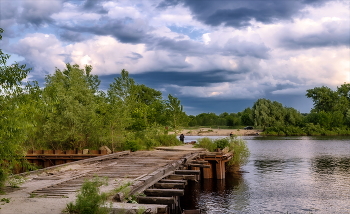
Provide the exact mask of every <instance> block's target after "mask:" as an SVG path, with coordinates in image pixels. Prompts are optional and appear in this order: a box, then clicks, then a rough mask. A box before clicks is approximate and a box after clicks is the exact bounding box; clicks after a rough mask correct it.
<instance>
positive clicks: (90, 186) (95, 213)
mask: <svg viewBox="0 0 350 214" xmlns="http://www.w3.org/2000/svg"><path fill="white" fill-rule="evenodd" d="M106 184H107V181H106V179H105V180H102V179H101V178H98V177H95V178H93V179H92V180H85V181H84V183H83V185H82V187H81V189H80V191H79V193H78V195H77V200H76V201H75V203H72V202H70V203H68V204H67V205H66V209H65V210H64V212H66V213H69V214H107V213H109V209H108V208H107V207H103V206H102V205H105V204H106V201H107V197H108V195H107V194H106V193H100V189H99V187H100V186H102V185H106Z"/></svg>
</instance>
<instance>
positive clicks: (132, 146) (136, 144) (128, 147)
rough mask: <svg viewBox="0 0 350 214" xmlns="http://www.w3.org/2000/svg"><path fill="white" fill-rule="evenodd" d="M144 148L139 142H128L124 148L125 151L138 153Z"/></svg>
mask: <svg viewBox="0 0 350 214" xmlns="http://www.w3.org/2000/svg"><path fill="white" fill-rule="evenodd" d="M141 148H142V147H141V145H140V143H139V142H138V140H126V141H125V143H124V146H123V150H130V151H132V152H136V151H137V150H140V149H141Z"/></svg>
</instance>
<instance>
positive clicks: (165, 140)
mask: <svg viewBox="0 0 350 214" xmlns="http://www.w3.org/2000/svg"><path fill="white" fill-rule="evenodd" d="M155 141H156V142H158V144H159V145H161V146H177V145H181V142H180V141H179V140H178V139H177V138H176V135H175V134H171V135H165V134H159V135H157V136H156V137H155Z"/></svg>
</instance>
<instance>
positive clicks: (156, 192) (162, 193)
mask: <svg viewBox="0 0 350 214" xmlns="http://www.w3.org/2000/svg"><path fill="white" fill-rule="evenodd" d="M143 193H145V195H147V196H158V197H169V196H183V195H184V190H183V189H146V190H145V191H143Z"/></svg>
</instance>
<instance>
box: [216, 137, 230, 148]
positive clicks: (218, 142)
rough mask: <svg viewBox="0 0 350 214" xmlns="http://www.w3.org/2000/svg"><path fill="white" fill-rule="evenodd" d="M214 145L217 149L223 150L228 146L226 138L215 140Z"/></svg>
mask: <svg viewBox="0 0 350 214" xmlns="http://www.w3.org/2000/svg"><path fill="white" fill-rule="evenodd" d="M214 144H216V148H217V149H224V148H225V147H227V146H228V144H229V139H228V138H222V139H216V140H214Z"/></svg>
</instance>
